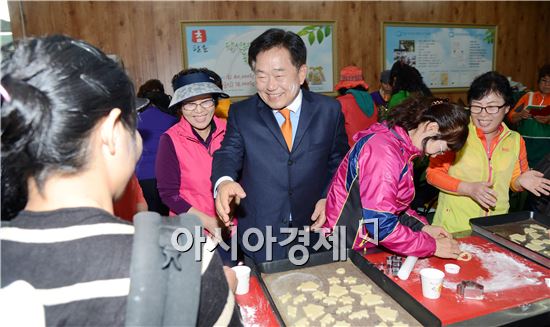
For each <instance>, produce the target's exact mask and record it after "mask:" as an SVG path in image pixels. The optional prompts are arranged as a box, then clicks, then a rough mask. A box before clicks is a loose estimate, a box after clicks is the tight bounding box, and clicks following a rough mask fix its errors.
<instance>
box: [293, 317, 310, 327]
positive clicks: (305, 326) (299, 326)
mask: <svg viewBox="0 0 550 327" xmlns="http://www.w3.org/2000/svg"><path fill="white" fill-rule="evenodd" d="M294 326H296V327H309V321H308V320H307V318H306V317H304V318H302V319H300V320H298V321H297V322H295V323H294Z"/></svg>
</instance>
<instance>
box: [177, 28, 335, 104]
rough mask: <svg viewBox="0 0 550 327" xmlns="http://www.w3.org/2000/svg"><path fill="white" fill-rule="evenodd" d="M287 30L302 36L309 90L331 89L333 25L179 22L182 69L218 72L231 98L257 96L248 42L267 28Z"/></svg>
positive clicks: (333, 60) (333, 76)
mask: <svg viewBox="0 0 550 327" xmlns="http://www.w3.org/2000/svg"><path fill="white" fill-rule="evenodd" d="M272 27H276V28H281V29H284V30H290V31H293V32H295V33H297V34H298V35H300V36H301V37H302V39H303V40H304V42H305V44H306V47H307V63H306V64H307V66H308V74H307V81H308V84H309V88H310V90H311V91H314V92H320V93H332V92H333V91H334V90H333V88H334V80H335V78H336V77H335V71H334V70H335V68H336V67H337V66H336V51H335V48H334V47H335V43H334V42H333V40H334V39H333V38H334V31H335V22H328V21H305V22H304V21H300V22H291V21H275V22H243V21H226V22H204V21H202V22H189V21H185V22H181V31H182V40H183V46H182V49H183V66H184V67H185V68H188V67H193V68H199V67H206V68H208V69H211V70H213V71H215V72H216V73H218V75H220V77H221V78H222V81H223V87H224V91H226V92H227V93H228V94H229V95H230V96H231V97H244V96H249V95H252V94H255V93H256V88H255V86H254V74H253V73H252V71H251V69H250V67H249V66H248V47H249V46H250V42H252V40H254V39H255V38H256V37H257V36H259V35H260V34H262V33H263V32H264V31H266V30H267V29H269V28H272Z"/></svg>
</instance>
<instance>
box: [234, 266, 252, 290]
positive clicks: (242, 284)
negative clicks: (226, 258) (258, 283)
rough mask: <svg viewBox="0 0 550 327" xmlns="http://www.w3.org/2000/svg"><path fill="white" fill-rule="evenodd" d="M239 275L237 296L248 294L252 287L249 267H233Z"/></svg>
mask: <svg viewBox="0 0 550 327" xmlns="http://www.w3.org/2000/svg"><path fill="white" fill-rule="evenodd" d="M231 269H233V271H235V275H237V290H236V291H235V294H237V295H243V294H246V293H248V287H249V285H250V267H247V266H235V267H232V268H231Z"/></svg>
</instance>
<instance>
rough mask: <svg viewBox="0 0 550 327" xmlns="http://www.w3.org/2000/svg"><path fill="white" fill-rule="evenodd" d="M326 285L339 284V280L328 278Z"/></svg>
mask: <svg viewBox="0 0 550 327" xmlns="http://www.w3.org/2000/svg"><path fill="white" fill-rule="evenodd" d="M328 283H329V284H330V285H336V284H340V278H338V277H330V278H329V279H328Z"/></svg>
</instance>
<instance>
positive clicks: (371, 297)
mask: <svg viewBox="0 0 550 327" xmlns="http://www.w3.org/2000/svg"><path fill="white" fill-rule="evenodd" d="M382 303H384V301H383V300H382V297H381V296H380V295H377V294H365V295H361V305H367V306H369V307H370V306H373V305H378V304H382Z"/></svg>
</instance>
